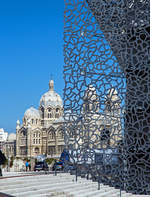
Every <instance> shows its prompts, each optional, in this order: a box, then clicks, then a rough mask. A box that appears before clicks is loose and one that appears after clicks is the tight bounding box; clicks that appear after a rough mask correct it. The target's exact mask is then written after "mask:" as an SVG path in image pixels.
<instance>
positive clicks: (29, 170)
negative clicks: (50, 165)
mask: <svg viewBox="0 0 150 197" xmlns="http://www.w3.org/2000/svg"><path fill="white" fill-rule="evenodd" d="M29 171H31V163H29Z"/></svg>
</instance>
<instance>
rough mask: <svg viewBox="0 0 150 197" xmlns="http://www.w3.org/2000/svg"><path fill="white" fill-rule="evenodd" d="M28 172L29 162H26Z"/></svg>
mask: <svg viewBox="0 0 150 197" xmlns="http://www.w3.org/2000/svg"><path fill="white" fill-rule="evenodd" d="M25 165H26V172H27V171H28V168H29V163H28V161H26V164H25Z"/></svg>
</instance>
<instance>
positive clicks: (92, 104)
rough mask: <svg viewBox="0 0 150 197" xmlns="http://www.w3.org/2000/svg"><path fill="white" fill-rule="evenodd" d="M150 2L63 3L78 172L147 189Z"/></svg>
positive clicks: (68, 137)
mask: <svg viewBox="0 0 150 197" xmlns="http://www.w3.org/2000/svg"><path fill="white" fill-rule="evenodd" d="M149 10H150V3H149V1H146V0H145V1H144V0H136V1H135V0H65V17H64V20H65V27H64V41H65V43H64V59H65V66H64V79H65V88H64V116H65V122H66V123H65V142H66V146H67V148H68V151H69V153H70V157H71V161H72V162H73V163H74V164H75V165H76V167H77V170H78V174H80V175H83V174H90V175H91V177H92V179H93V180H97V181H98V182H104V183H107V184H109V185H111V186H115V187H120V188H122V189H124V190H126V191H130V192H133V193H139V194H150V187H149V186H150V184H149V183H150V155H149V152H150V138H149V137H150V65H149V64H150V54H149V51H150V35H149V34H150V24H149V18H150V15H149Z"/></svg>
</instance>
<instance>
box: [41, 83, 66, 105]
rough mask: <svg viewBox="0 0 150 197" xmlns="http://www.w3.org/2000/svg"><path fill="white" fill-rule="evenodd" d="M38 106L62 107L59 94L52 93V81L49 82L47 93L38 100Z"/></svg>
mask: <svg viewBox="0 0 150 197" xmlns="http://www.w3.org/2000/svg"><path fill="white" fill-rule="evenodd" d="M40 106H42V107H48V106H54V107H63V102H62V99H61V97H60V96H59V94H57V93H56V92H55V91H54V81H53V80H50V82H49V91H48V92H46V93H45V94H44V95H43V96H42V97H41V99H40Z"/></svg>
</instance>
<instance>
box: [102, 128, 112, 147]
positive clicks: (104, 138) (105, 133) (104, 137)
mask: <svg viewBox="0 0 150 197" xmlns="http://www.w3.org/2000/svg"><path fill="white" fill-rule="evenodd" d="M101 140H102V141H106V142H107V144H108V145H109V144H110V131H109V129H107V128H104V129H103V130H102V131H101Z"/></svg>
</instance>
